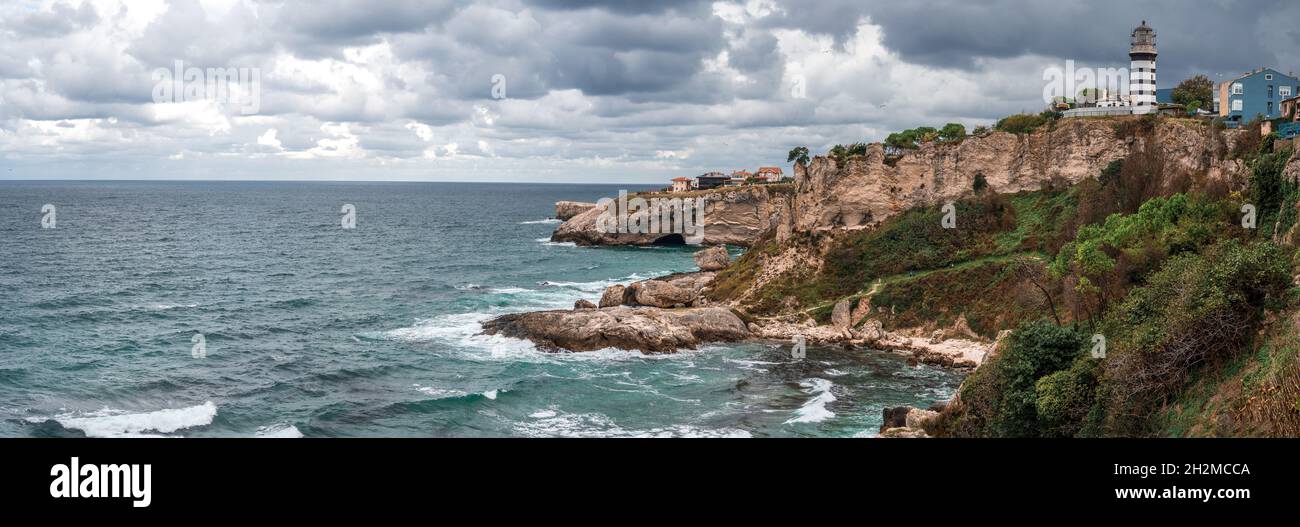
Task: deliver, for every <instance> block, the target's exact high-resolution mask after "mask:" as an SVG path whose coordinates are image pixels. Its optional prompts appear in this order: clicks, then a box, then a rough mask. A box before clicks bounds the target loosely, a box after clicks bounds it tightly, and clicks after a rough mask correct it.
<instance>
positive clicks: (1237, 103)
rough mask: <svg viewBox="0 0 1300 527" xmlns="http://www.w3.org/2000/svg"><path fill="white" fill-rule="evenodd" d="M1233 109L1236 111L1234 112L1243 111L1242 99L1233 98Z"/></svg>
mask: <svg viewBox="0 0 1300 527" xmlns="http://www.w3.org/2000/svg"><path fill="white" fill-rule="evenodd" d="M1232 111H1234V112H1240V111H1241V99H1233V100H1232Z"/></svg>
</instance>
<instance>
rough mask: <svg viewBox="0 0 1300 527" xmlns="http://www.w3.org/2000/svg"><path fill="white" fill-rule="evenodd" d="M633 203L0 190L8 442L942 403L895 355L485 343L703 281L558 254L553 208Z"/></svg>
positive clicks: (822, 422)
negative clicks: (501, 327)
mask: <svg viewBox="0 0 1300 527" xmlns="http://www.w3.org/2000/svg"><path fill="white" fill-rule="evenodd" d="M624 188H626V189H627V190H630V191H635V190H639V189H638V188H636V187H628V186H611V185H562V184H505V183H373V182H366V183H362V182H288V181H286V182H210V181H188V182H182V181H0V436H4V437H83V436H90V437H140V436H146V437H153V436H156V437H249V438H255V437H260V438H297V437H735V438H739V437H871V436H874V435H876V432H877V429H878V428H879V426H880V424H881V411H882V409H883V408H885V407H892V406H898V405H915V406H927V405H929V404H930V403H932V402H934V401H939V400H946V399H947V398H949V397H951V396H952V394H953V392H954V391H955V390H956V388H957V386H958V384H959V382H960V381H961V375H960V374H958V373H956V372H952V371H949V370H945V369H943V368H939V367H935V366H930V365H908V364H907V361H906V359H905V357H903V356H901V355H899V354H896V353H892V352H887V351H878V350H843V349H839V348H832V347H826V348H822V347H816V346H811V347H809V348H808V349H807V356H806V358H803V359H795V358H793V357H792V353H791V344H790V343H789V342H746V343H738V344H736V343H731V344H708V345H704V346H702V347H701V348H700V349H698V350H687V351H682V352H679V353H675V354H662V355H644V354H642V353H640V352H636V351H622V350H615V349H606V350H600V351H594V352H584V353H552V352H544V351H540V350H538V349H537V348H536V347H535V346H533V345H532V344H531V343H529V342H527V341H523V340H518V339H511V338H506V337H500V336H485V335H482V334H481V327H480V324H481V323H482V322H483V321H485V320H488V319H490V318H492V317H495V316H499V315H502V314H505V313H514V312H522V311H533V310H544V309H567V308H571V307H572V306H573V303H574V301H576V300H579V299H587V300H592V301H595V300H597V299H599V297H600V294H601V292H602V291H603V290H604V289H605V288H606V287H607V286H610V285H613V284H626V283H629V282H631V281H634V280H642V279H646V278H651V277H654V276H659V275H665V274H669V273H674V272H682V271H691V270H695V264H694V262H693V261H692V258H691V254H692V252H693V250H694V249H695V248H692V247H689V246H678V247H653V248H629V247H577V246H574V245H573V244H570V243H554V242H551V241H550V234H551V232H552V231H553V230H554V229H555V228H556V227H557V226H558V225H559V221H558V220H555V219H553V218H552V217H553V216H554V214H555V209H554V203H555V202H556V201H559V200H579V201H595V200H596V199H598V198H601V197H613V196H616V195H617V194H618V191H619V190H620V189H624ZM47 205H48V206H47ZM349 221H352V223H351V224H350V225H349V223H348V222H349ZM347 227H351V228H347ZM731 250H732V254H733V255H734V256H739V255H740V254H741V253H742V251H743V249H741V248H731Z"/></svg>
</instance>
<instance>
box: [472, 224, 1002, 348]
mask: <svg viewBox="0 0 1300 527" xmlns="http://www.w3.org/2000/svg"><path fill="white" fill-rule="evenodd" d="M695 261H696V264H697V265H699V267H700V268H701V269H707V270H701V271H697V272H690V273H677V274H672V275H667V276H662V277H657V278H652V279H649V280H642V281H638V282H633V283H631V284H628V285H621V284H620V285H613V286H610V287H608V288H607V289H606V290H605V291H604V292H603V293H602V295H601V298H600V300H599V302H598V303H597V302H592V301H588V300H579V301H578V302H577V303H575V305H574V308H573V309H572V310H552V311H537V312H531V313H514V314H508V315H503V316H500V317H497V318H494V319H491V320H488V321H486V322H484V323H483V332H484V333H485V334H488V335H502V336H506V337H512V338H520V339H526V340H529V341H532V342H533V343H535V344H537V346H538V347H539V348H541V349H543V350H546V351H573V352H582V351H594V350H599V349H604V348H618V349H625V350H639V351H641V352H643V353H674V352H676V351H678V350H682V349H696V348H698V347H699V345H701V344H706V343H709V342H736V341H744V340H765V341H773V342H779V343H787V344H788V343H792V342H793V340H794V339H795V337H796V336H799V335H802V336H803V337H804V339H805V341H806V342H807V343H809V344H814V345H840V346H844V347H846V348H850V349H859V348H860V349H878V350H884V351H891V352H896V353H904V354H908V355H910V359H909V360H910V361H911V362H913V363H924V364H934V365H939V366H944V367H949V368H957V369H973V368H975V367H978V366H979V365H980V363H982V362H983V361H984V357H985V356H986V355H987V353H988V351H989V348H990V346H991V344H989V343H986V342H983V341H981V340H979V339H978V337H975V336H974V334H973V333H972V332H970V331H969V329H965V330H964V331H963V330H962V328H954V329H953V330H949V332H948V333H950V334H956V335H961V338H958V337H956V336H952V335H945V334H944V332H936V333H935V334H932V335H931V336H930V337H928V338H927V337H921V336H917V335H912V334H908V333H907V332H889V331H885V330H884V329H883V328H881V325H880V323H879V322H878V321H875V320H871V319H862V318H863V317H861V316H859V317H851V316H850V314H849V309H848V307H847V302H841V303H840V305H837V306H836V309H835V313H836V315H835V316H833V317H832V318H833V322H832V324H830V325H817V324H816V323H815V322H814V321H813V320H812V319H811V318H806V319H804V320H802V321H799V322H792V321H789V320H776V319H769V320H752V321H750V322H748V323H746V322H745V321H744V320H743V318H742V314H741V313H739V312H737V311H736V310H734V309H732V308H731V307H729V306H722V305H710V302H709V299H708V297H707V295H706V293H707V292H708V290H709V288H710V287H711V285H712V282H713V279H714V277H715V276H716V273H715V271H717V270H720V269H723V268H725V267H726V266H727V265H729V264H730V258H729V256H728V255H727V251H726V248H725V247H721V246H718V247H712V248H709V249H704V250H701V251H699V252H697V253H696V254H695ZM855 319H862V320H861V321H860V322H859V323H858V324H856V325H854V324H850V323H849V321H850V320H855ZM959 326H964V324H959ZM945 337H946V338H945Z"/></svg>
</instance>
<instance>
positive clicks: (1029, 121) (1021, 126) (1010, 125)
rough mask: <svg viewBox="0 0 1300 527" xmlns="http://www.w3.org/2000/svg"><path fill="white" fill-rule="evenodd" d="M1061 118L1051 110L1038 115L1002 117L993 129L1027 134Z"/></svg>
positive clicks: (1058, 113)
mask: <svg viewBox="0 0 1300 527" xmlns="http://www.w3.org/2000/svg"><path fill="white" fill-rule="evenodd" d="M1060 118H1061V114H1060V112H1055V111H1052V110H1047V111H1044V112H1043V113H1040V114H1038V115H1030V114H1018V115H1011V116H1007V117H1003V118H1002V120H1000V121H998V124H997V125H995V126H994V127H993V128H994V129H996V130H999V131H1003V132H1010V133H1013V134H1027V133H1030V132H1033V131H1034V130H1037V129H1038V127H1040V126H1043V125H1045V124H1049V123H1054V122H1056V120H1057V119H1060Z"/></svg>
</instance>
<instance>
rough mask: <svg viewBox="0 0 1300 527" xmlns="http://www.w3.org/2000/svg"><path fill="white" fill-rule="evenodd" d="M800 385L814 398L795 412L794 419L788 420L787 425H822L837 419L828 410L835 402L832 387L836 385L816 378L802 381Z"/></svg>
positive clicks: (833, 413)
mask: <svg viewBox="0 0 1300 527" xmlns="http://www.w3.org/2000/svg"><path fill="white" fill-rule="evenodd" d="M799 385H800V386H803V387H804V388H805V390H804V392H805V393H808V394H809V395H812V396H813V398H812V399H809V400H808V402H806V403H803V406H801V407H799V409H798V410H795V411H794V417H791V418H790V419H788V420H786V422H785V424H791V423H820V422H822V421H825V420H827V419H830V418H832V417H835V412H832V411H830V410H827V409H826V405H827V404H830V403H832V402H835V396H834V395H832V394H831V386H834V383H832V382H831V381H828V380H826V379H818V378H816V377H814V378H811V379H805V380H803V381H800V382H799Z"/></svg>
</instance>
